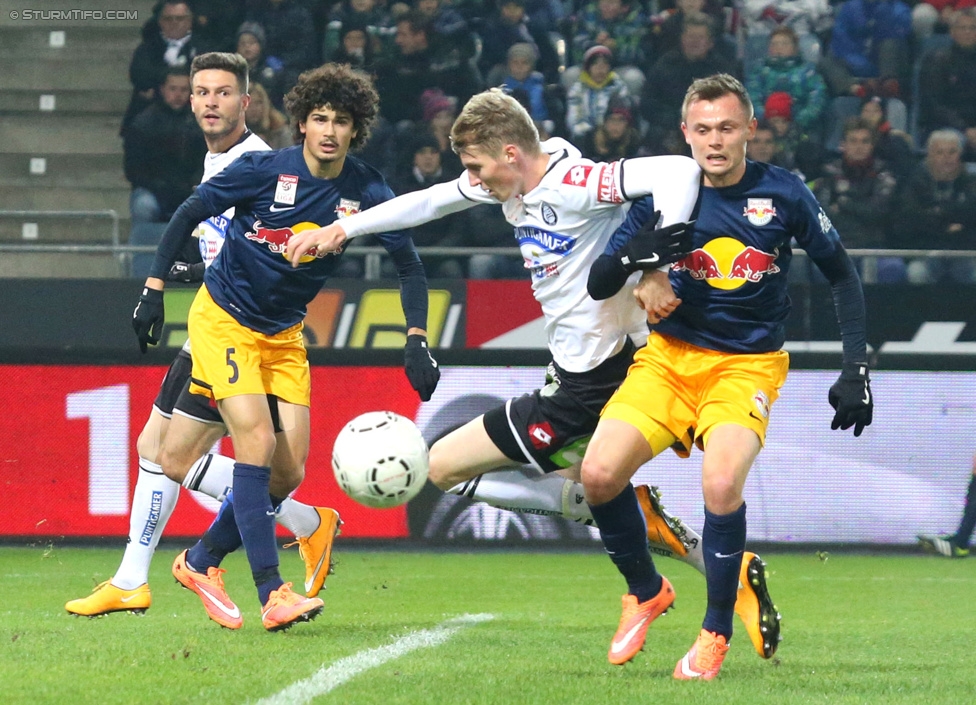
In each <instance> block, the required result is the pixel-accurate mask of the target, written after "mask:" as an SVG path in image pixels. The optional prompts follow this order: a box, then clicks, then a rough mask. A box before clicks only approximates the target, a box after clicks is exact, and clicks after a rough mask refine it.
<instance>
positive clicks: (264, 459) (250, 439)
mask: <svg viewBox="0 0 976 705" xmlns="http://www.w3.org/2000/svg"><path fill="white" fill-rule="evenodd" d="M217 408H218V409H219V410H220V415H221V417H222V418H223V419H224V424H225V425H226V426H227V430H228V432H229V433H230V436H231V439H232V440H233V442H234V455H235V457H236V458H237V460H238V461H239V462H241V463H247V464H249V465H260V466H269V465H270V464H271V458H272V456H273V455H274V451H275V445H276V440H275V430H274V422H273V420H272V418H271V410H270V409H269V407H268V397H267V395H266V394H264V393H261V394H240V395H235V396H231V397H227V398H225V399H220V400H219V401H218V402H217Z"/></svg>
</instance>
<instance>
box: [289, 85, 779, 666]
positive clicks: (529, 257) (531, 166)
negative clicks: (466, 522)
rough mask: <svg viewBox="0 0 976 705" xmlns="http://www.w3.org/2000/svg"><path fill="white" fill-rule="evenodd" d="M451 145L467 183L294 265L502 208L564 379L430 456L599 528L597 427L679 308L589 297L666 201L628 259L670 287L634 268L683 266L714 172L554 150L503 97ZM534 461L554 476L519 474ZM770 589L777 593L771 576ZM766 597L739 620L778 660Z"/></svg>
mask: <svg viewBox="0 0 976 705" xmlns="http://www.w3.org/2000/svg"><path fill="white" fill-rule="evenodd" d="M451 140H452V144H453V148H454V150H455V151H456V152H457V153H458V155H459V156H460V158H461V161H462V163H463V164H464V166H465V173H464V174H462V175H461V176H460V177H459V178H458V179H457V180H456V181H453V182H448V183H444V184H438V185H435V186H432V187H430V188H428V189H426V190H423V191H418V192H414V193H411V194H405V195H403V196H400V197H398V198H395V199H393V200H392V201H388V202H386V203H383V204H380V205H378V206H375V207H373V208H371V209H369V210H368V211H363V212H361V213H358V214H356V215H354V216H352V217H350V218H345V219H343V220H342V222H341V223H340V222H338V221H337V222H336V223H333V224H332V225H330V226H328V227H325V228H320V229H315V230H306V231H304V232H301V233H298V234H297V235H295V236H294V237H292V238H291V239H290V240H289V242H288V256H289V258H290V259H291V261H292V262H293V263H296V262H298V261H299V258H300V257H301V256H302V255H303V254H305V253H306V252H308V251H309V250H310V249H311V248H313V247H315V248H316V251H317V252H318V253H319V255H318V256H324V255H325V253H328V252H331V251H335V250H336V249H338V248H339V247H341V246H342V244H343V243H344V242H345V240H346V239H348V238H352V237H357V236H359V235H365V234H369V233H374V232H381V231H383V230H384V229H387V228H390V227H394V226H395V227H403V228H406V227H413V226H416V225H419V224H421V223H425V222H428V221H430V220H434V219H436V218H439V217H443V216H445V215H448V214H450V213H454V212H457V211H460V210H464V209H466V208H470V207H473V206H475V205H477V204H480V203H495V204H501V206H502V208H503V210H504V213H505V217H506V219H507V220H508V221H509V222H510V223H511V224H512V225H513V226H514V227H515V237H516V240H517V241H518V243H519V247H520V249H521V251H522V255H523V257H524V259H525V266H526V267H527V268H528V269H529V270H530V271H531V273H532V289H533V293H534V296H535V298H536V300H537V301H538V302H539V303H540V304H541V306H542V311H543V314H544V315H545V319H546V324H545V327H546V333H547V336H548V347H549V350H550V352H551V353H552V356H553V364H552V366H551V367H552V369H553V370H554V372H555V375H553V377H554V379H553V382H552V383H551V384H549V385H547V386H546V387H545V388H543V389H542V390H538V391H536V392H535V393H534V394H530V395H525V396H523V397H521V398H519V399H513V400H511V401H509V402H507V403H506V404H505V405H504V406H502V407H500V408H498V409H495V410H492V411H490V412H488V413H487V414H485V415H483V416H479V417H478V418H476V419H474V420H473V421H470V422H469V423H467V424H465V425H464V426H462V427H460V428H459V429H457V430H455V431H453V432H452V433H450V434H448V435H447V436H445V437H444V438H442V439H440V440H439V441H437V442H436V443H435V444H434V445H433V447H432V448H431V450H430V479H431V481H432V482H434V484H436V485H437V486H438V487H440V488H441V489H443V490H445V491H448V492H453V493H455V494H462V495H464V496H468V497H470V498H472V499H475V500H479V501H484V502H487V503H488V504H491V505H493V506H497V507H501V508H504V509H511V510H515V511H524V512H531V513H539V514H556V515H562V516H565V517H567V518H571V519H576V520H584V521H585V520H591V519H592V515H591V514H590V512H589V508H588V506H587V504H586V502H585V501H584V493H583V489H582V485H581V484H580V483H579V482H578V479H579V474H578V473H579V462H580V461H581V460H582V456H583V452H584V451H585V449H586V444H587V443H588V442H589V437H590V435H591V434H592V432H593V430H594V429H595V427H596V426H595V421H596V417H598V416H599V413H600V410H601V409H602V407H603V405H604V404H605V403H606V401H607V400H608V399H609V398H610V395H612V393H613V391H614V390H615V389H616V387H617V386H618V385H619V383H620V382H621V381H622V380H623V379H624V377H625V376H626V370H627V368H628V366H629V365H630V362H631V360H632V357H633V354H634V351H635V347H636V346H642V345H643V344H644V343H645V341H646V339H647V332H648V330H647V316H648V315H650V314H654V315H667V314H668V313H670V312H671V311H670V310H652V311H646V312H645V311H644V310H642V309H641V308H640V307H639V306H638V305H636V304H635V301H634V297H633V295H632V294H631V293H630V292H629V291H627V290H626V289H622V290H621V291H620V292H618V293H617V294H616V295H615V296H613V297H611V298H609V299H607V300H604V301H594V300H593V299H592V298H591V297H590V296H589V295H588V293H587V288H586V286H587V277H588V274H589V270H590V267H591V265H592V263H593V262H594V261H595V260H596V259H597V257H599V256H600V255H602V254H604V251H605V249H606V248H607V244H608V242H609V241H610V239H611V235H612V234H613V233H614V231H615V230H616V228H617V227H618V226H619V225H620V224H621V223H622V222H623V220H624V218H625V217H626V214H627V211H628V208H629V203H628V202H629V201H632V200H634V199H637V198H640V197H643V196H649V195H652V196H653V198H654V206H655V207H656V208H657V209H658V210H659V211H661V219H660V221H661V225H662V229H660V230H654V229H653V225H654V224H653V223H652V224H651V227H650V228H649V229H647V230H646V231H642V232H641V233H639V234H638V235H637V236H635V237H634V239H633V240H631V242H630V243H627V245H626V246H625V248H628V247H629V248H631V249H629V250H628V251H626V252H625V251H624V249H625V248H621V252H620V253H619V255H620V259H621V266H624V267H625V268H626V269H628V271H630V272H632V273H633V276H632V278H631V279H630V283H632V284H634V285H635V286H636V287H638V289H640V288H641V287H642V283H643V282H644V281H645V279H646V278H653V277H664V278H665V279H666V277H667V274H665V273H664V272H658V271H656V270H653V269H652V271H649V272H648V273H646V274H644V275H643V277H642V278H641V279H640V281H639V282H638V281H637V278H638V277H637V272H638V271H639V270H641V269H642V268H643V266H642V265H638V264H635V262H634V260H642V259H643V260H649V261H653V266H655V267H656V266H659V265H664V264H667V263H668V262H671V261H674V253H675V250H674V249H671V250H668V248H673V247H674V246H675V245H676V243H677V242H678V241H679V240H680V238H681V237H683V236H685V235H686V234H687V232H688V228H687V227H685V224H684V221H687V220H688V218H689V216H690V214H691V212H692V208H693V207H694V204H695V201H696V199H697V197H698V188H699V181H700V173H701V172H700V170H699V168H698V166H697V165H696V164H695V163H694V162H693V160H691V159H688V158H686V157H678V156H665V157H647V158H638V159H628V160H621V161H618V162H612V163H594V162H592V161H590V160H588V159H583V158H582V157H581V155H580V153H579V151H578V150H577V149H576V148H575V147H573V146H572V145H570V144H569V143H568V142H566V141H565V140H561V139H550V140H547V141H545V142H541V143H540V141H539V136H538V132H537V131H536V129H535V127H534V125H533V123H532V120H531V118H530V117H529V116H528V114H527V113H526V112H525V110H524V109H523V108H522V107H521V106H520V105H519V104H518V102H517V101H515V100H514V99H512V98H511V97H510V96H507V95H505V94H504V93H503V92H501V91H499V90H496V89H493V90H489V91H486V92H484V93H480V94H478V95H476V96H475V97H473V98H472V99H471V100H470V101H469V102H468V103H467V105H465V107H464V109H463V110H462V111H461V114H460V116H459V117H458V119H457V121H456V122H455V123H454V126H453V128H452V130H451ZM669 238H671V239H669ZM669 253H670V257H669ZM678 256H680V255H678ZM638 301H640V299H638ZM522 464H530V465H532V466H533V467H534V468H535V469H536V470H538V471H540V472H541V473H543V474H540V475H538V476H536V477H527V476H525V475H524V474H523V473H521V472H519V471H517V470H515V471H513V470H506V469H507V468H512V467H513V466H518V465H522ZM485 473H490V474H485ZM557 473H558V474H557ZM637 490H638V491H637V494H638V499H639V500H640V504H641V508H642V510H643V513H644V516H645V521H646V523H647V528H648V538H649V540H650V542H651V544H652V550H654V551H655V552H657V553H660V554H663V555H666V556H672V557H675V558H679V559H682V560H685V561H686V562H688V563H690V564H692V565H694V566H695V567H696V568H697V569H698V570H699V571H700V572H702V573H704V562H703V560H702V556H701V549H700V545H701V541H700V537H698V536H697V534H695V533H694V532H692V531H691V530H690V529H687V528H686V527H684V526H683V525H682V524H681V522H680V521H678V520H676V519H674V518H672V517H670V516H668V515H667V514H666V513H664V512H663V510H662V509H661V507H660V503H659V501H658V497H657V496H656V492H654V491H653V489H649V488H647V487H641V488H637ZM753 557H754V554H748V556H747V557H744V561H746V560H747V559H752V558H753ZM744 565H745V563H744ZM757 579H758V581H759V583H760V584H761V587H762V590H761V594H765V576H764V574H760V575H759V576H757ZM756 587H757V586H756V585H755V584H749V581H748V580H747V581H746V582H745V584H744V585H743V587H742V589H741V590H740V595H739V598H740V602H741V605H740V604H739V603H737V611H739V614H740V616H742V617H743V621H744V622H745V623H746V628H747V631H749V633H750V636H753V634H755V635H756V636H755V637H754V639H753V643H754V645H756V650H757V652H758V653H759V655H760V656H763V657H764V658H768V657H769V656H771V655H772V651H770V650H769V649H763V647H762V645H761V644H759V643H757V641H761V637H760V636H759V632H760V626H761V625H760V624H759V623H758V616H757V610H756V609H755V608H754V606H755V603H756V600H757V598H756ZM750 622H751V623H750ZM773 650H775V647H774V648H773Z"/></svg>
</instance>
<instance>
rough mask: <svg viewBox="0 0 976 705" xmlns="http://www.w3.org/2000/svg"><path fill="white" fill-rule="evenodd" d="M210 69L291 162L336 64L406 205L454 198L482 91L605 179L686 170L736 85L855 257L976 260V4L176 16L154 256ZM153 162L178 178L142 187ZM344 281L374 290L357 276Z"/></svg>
mask: <svg viewBox="0 0 976 705" xmlns="http://www.w3.org/2000/svg"><path fill="white" fill-rule="evenodd" d="M206 51H237V52H238V53H240V54H241V55H242V56H244V57H245V58H246V59H247V61H248V64H249V66H250V80H251V85H252V89H251V94H252V108H250V109H248V111H247V117H248V124H249V127H250V128H251V129H252V130H253V131H255V132H257V133H258V134H259V135H261V136H262V137H263V138H264V139H265V140H266V141H267V142H268V143H269V144H271V145H272V146H273V147H280V146H285V145H287V144H288V143H289V142H290V139H291V130H290V127H289V125H288V123H287V117H286V115H285V114H284V107H283V103H282V101H283V96H284V94H285V93H286V92H287V91H288V90H289V89H290V88H291V87H292V86H293V85H294V83H295V82H296V80H297V77H298V76H299V75H300V74H301V73H302V72H303V71H305V70H307V69H310V68H313V67H315V66H317V65H319V64H320V63H322V62H326V61H336V62H342V63H349V64H351V65H353V66H354V67H359V68H363V69H365V70H367V71H368V72H370V73H371V74H373V75H374V76H375V81H376V86H377V90H378V93H379V95H380V116H381V117H380V120H379V124H378V126H377V128H376V129H375V130H374V133H373V136H372V138H371V139H370V141H369V143H368V144H367V145H366V146H365V148H364V149H363V150H362V152H361V153H360V156H361V157H362V158H363V159H364V160H365V161H367V162H368V163H370V164H371V165H373V166H374V167H376V168H377V169H379V170H380V171H381V173H383V175H384V176H385V177H386V178H387V180H388V181H389V182H390V184H391V185H392V186H393V188H394V189H395V190H396V192H397V193H402V192H407V191H412V190H417V189H420V188H425V187H427V186H428V185H430V184H433V183H438V182H442V181H449V180H452V179H454V178H456V177H457V175H458V173H460V171H461V166H460V162H459V160H458V158H457V156H456V155H455V154H454V153H453V152H452V151H451V149H450V144H449V141H448V139H447V134H448V132H449V129H450V126H451V123H452V121H453V120H454V118H455V117H456V115H457V112H458V110H459V108H460V106H462V105H463V104H464V103H465V102H466V101H467V100H468V98H470V97H471V96H472V95H473V94H475V93H477V92H478V91H480V90H482V89H484V88H485V87H488V86H499V85H504V86H505V87H506V88H507V90H508V91H509V92H510V93H511V95H513V96H514V97H515V98H516V99H518V100H519V101H520V102H522V103H523V105H525V107H526V108H527V110H528V111H529V113H530V115H531V116H532V118H533V119H534V120H535V122H536V125H537V127H538V129H539V133H540V135H541V136H542V137H543V138H546V137H547V136H561V137H565V138H567V139H569V140H571V141H572V142H573V143H574V144H576V145H577V146H578V147H579V148H580V149H581V150H582V151H583V153H584V155H585V156H587V157H590V158H593V159H595V160H601V161H606V160H613V159H619V158H622V157H634V156H645V155H659V154H689V150H688V147H687V145H686V144H685V142H684V138H683V136H682V134H681V131H680V129H679V110H680V105H681V101H682V99H683V98H684V94H685V90H686V89H687V87H688V85H689V84H690V83H691V81H692V80H694V79H695V78H700V77H704V76H707V75H710V74H713V73H716V72H728V73H731V74H733V75H735V76H736V77H738V78H740V79H742V80H743V81H744V83H745V84H746V86H747V87H748V90H749V93H750V96H751V97H752V100H753V103H754V105H755V110H756V117H757V118H758V119H759V129H758V131H757V133H756V138H755V140H754V141H753V143H752V144H750V149H749V156H750V157H751V158H753V159H757V160H762V161H768V162H771V163H773V164H776V165H778V166H781V167H783V168H786V169H788V170H791V171H793V172H795V173H797V174H799V175H801V176H802V177H803V179H804V180H805V181H806V182H807V183H808V184H809V185H810V187H811V189H813V191H814V192H815V193H816V195H817V197H818V199H819V200H820V202H821V203H822V204H823V206H824V208H825V209H826V210H827V213H828V215H829V216H830V218H831V219H832V220H833V221H834V222H835V223H836V224H837V227H838V230H839V231H840V233H841V236H842V238H843V239H844V242H845V245H846V246H847V247H848V248H851V249H855V248H856V249H870V248H882V249H891V248H896V249H906V248H907V249H926V250H968V249H976V246H974V243H976V0H955V1H953V0H930V2H928V3H923V2H918V3H915V4H914V5H910V4H908V3H906V2H904V1H903V0H842V1H839V2H828V0H741V1H740V0H725V2H724V4H723V0H414V1H413V3H412V4H408V3H406V2H402V1H396V2H393V1H392V0H391V1H387V0H236V1H235V0H193V1H192V2H185V1H180V0H162V1H161V2H159V3H158V4H157V5H156V7H155V9H154V14H153V16H152V18H151V19H150V20H149V21H148V22H147V23H146V24H145V25H144V27H143V30H142V42H141V43H140V44H139V46H138V47H137V49H136V50H135V52H134V54H133V57H132V63H131V68H130V78H131V81H132V89H133V90H132V99H131V102H130V105H129V108H128V110H127V112H126V115H125V117H124V119H123V124H122V134H123V137H124V138H125V151H126V165H127V169H126V176H127V177H128V178H129V180H130V182H131V183H132V185H133V192H132V208H131V211H132V217H133V235H132V241H133V242H138V243H145V244H148V243H152V242H154V238H155V237H158V233H161V232H162V228H163V226H164V225H165V222H166V221H167V220H168V219H169V217H170V215H171V214H172V208H173V207H175V204H179V203H180V202H181V200H182V199H183V198H184V197H185V196H186V195H188V194H189V192H190V190H191V189H192V185H193V184H195V183H197V182H198V180H199V177H200V172H201V169H202V159H201V151H200V149H201V147H200V145H201V142H202V140H201V139H200V137H199V135H198V134H195V133H194V129H192V128H193V124H192V123H193V119H192V116H191V115H190V113H189V107H188V105H187V104H186V100H187V98H186V96H185V94H184V93H183V91H182V90H181V88H182V85H183V83H184V82H185V79H184V78H183V76H185V75H187V73H188V69H189V62H190V61H191V60H192V58H193V56H195V55H196V54H198V53H202V52H206ZM188 127H189V128H190V129H187V128H188ZM147 130H149V131H151V132H152V133H154V134H159V133H162V134H164V135H165V139H157V140H153V139H148V138H147ZM153 143H155V147H154V145H153ZM153 148H154V149H155V150H156V154H154V155H152V156H151V157H146V156H145V154H146V150H147V149H149V150H150V151H151V150H152V149H153ZM150 163H157V164H161V165H162V166H161V167H160V168H153V169H142V170H140V169H138V168H136V167H137V166H138V165H139V164H150ZM140 171H141V172H142V173H139V172H140ZM147 172H151V173H149V174H148V175H147ZM150 177H151V178H150ZM510 237H511V229H510V227H509V226H508V225H507V224H506V223H505V221H504V219H503V218H502V216H501V214H500V213H499V212H497V210H496V209H491V208H489V207H487V206H485V207H479V208H475V209H472V210H470V211H466V212H464V213H461V214H458V215H457V217H455V218H453V219H451V220H448V221H445V222H443V223H439V224H438V226H437V227H432V228H428V229H421V230H420V231H419V232H417V233H415V238H416V241H417V244H418V245H419V246H435V245H436V246H477V247H510V245H511V240H510ZM363 244H369V243H368V242H366V243H363ZM425 260H426V261H428V267H429V269H430V270H431V273H432V275H433V276H439V277H472V278H507V277H522V276H526V275H525V273H524V270H523V268H522V267H521V262H520V261H519V260H518V259H517V258H512V257H508V256H504V255H499V256H485V255H480V256H476V257H473V258H464V257H443V258H425ZM858 266H859V268H860V270H861V275H862V278H863V279H864V280H865V281H866V282H881V283H901V282H910V283H933V282H940V281H953V282H961V283H972V282H974V281H976V266H974V265H973V262H972V261H970V260H969V259H965V258H948V257H947V258H905V257H894V256H889V257H862V258H860V260H859V262H858ZM798 269H800V268H798ZM800 271H801V272H802V269H801V270H800ZM144 274H145V272H144V271H137V272H135V275H136V276H143V275H144ZM341 274H342V275H343V276H350V277H356V276H361V275H362V263H361V261H360V259H359V258H346V260H345V262H344V269H343V271H342V272H341Z"/></svg>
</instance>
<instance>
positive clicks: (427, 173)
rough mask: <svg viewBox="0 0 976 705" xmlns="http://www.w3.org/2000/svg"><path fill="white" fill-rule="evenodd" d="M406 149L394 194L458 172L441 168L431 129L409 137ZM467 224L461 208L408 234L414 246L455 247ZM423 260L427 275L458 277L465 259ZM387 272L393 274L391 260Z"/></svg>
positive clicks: (450, 177)
mask: <svg viewBox="0 0 976 705" xmlns="http://www.w3.org/2000/svg"><path fill="white" fill-rule="evenodd" d="M409 152H410V155H411V157H410V162H409V166H408V168H407V169H405V170H403V171H401V172H400V174H398V176H397V177H396V178H395V179H394V180H393V183H392V184H391V186H392V188H393V191H394V192H395V193H396V194H397V195H400V194H403V193H412V192H414V191H420V190H423V189H425V188H427V187H428V186H433V185H434V184H441V183H444V182H446V181H453V180H454V179H456V178H457V175H458V173H459V172H457V171H447V170H445V169H444V168H443V165H442V164H441V146H440V143H439V142H438V141H437V138H436V137H434V135H432V134H431V133H429V132H421V133H420V134H419V135H418V136H417V137H414V138H413V139H411V140H409ZM471 226H472V224H471V223H470V222H469V221H468V214H467V212H461V213H454V214H452V215H448V216H446V217H444V218H441V219H439V220H434V221H431V222H429V223H426V224H424V225H419V226H417V227H415V228H412V229H411V231H410V234H411V237H412V238H413V241H414V244H415V245H417V246H418V247H457V246H459V245H462V244H464V238H465V233H466V231H467V230H469V229H470V228H471ZM423 260H424V267H425V268H426V270H427V276H428V277H435V278H451V279H458V278H463V277H464V275H465V269H466V259H461V258H458V257H444V256H440V255H437V256H435V255H424V257H423ZM384 265H385V263H384ZM390 276H392V277H394V278H395V277H396V273H395V268H393V267H392V262H391V263H390Z"/></svg>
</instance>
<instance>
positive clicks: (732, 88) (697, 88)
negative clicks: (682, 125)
mask: <svg viewBox="0 0 976 705" xmlns="http://www.w3.org/2000/svg"><path fill="white" fill-rule="evenodd" d="M727 95H734V96H735V97H736V98H738V99H739V103H740V104H741V105H742V109H743V110H744V111H745V113H746V121H747V122H751V121H752V119H753V118H754V117H755V116H756V111H755V109H754V108H753V107H752V99H750V98H749V92H748V91H746V88H745V86H743V85H742V82H741V81H740V80H739V79H737V78H736V77H735V76H732V75H730V74H727V73H716V74H712V75H711V76H707V77H705V78H699V79H697V80H695V81H692V83H691V85H690V86H688V92H687V93H685V101H684V103H682V104H681V122H685V121H687V119H688V108H689V107H690V106H691V104H692V103H694V102H695V101H696V100H707V101H709V102H711V101H713V100H718V99H719V98H722V97H724V96H727Z"/></svg>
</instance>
